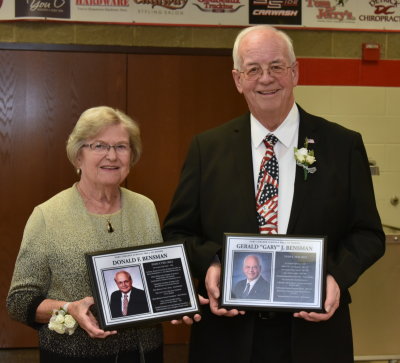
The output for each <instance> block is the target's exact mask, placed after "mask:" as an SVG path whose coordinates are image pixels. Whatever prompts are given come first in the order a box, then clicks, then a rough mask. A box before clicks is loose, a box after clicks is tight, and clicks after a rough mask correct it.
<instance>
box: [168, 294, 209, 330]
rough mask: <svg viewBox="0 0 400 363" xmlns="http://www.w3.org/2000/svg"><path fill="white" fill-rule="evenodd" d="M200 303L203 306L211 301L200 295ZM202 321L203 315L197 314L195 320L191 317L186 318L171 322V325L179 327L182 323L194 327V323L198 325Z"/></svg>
mask: <svg viewBox="0 0 400 363" xmlns="http://www.w3.org/2000/svg"><path fill="white" fill-rule="evenodd" d="M199 301H200V304H201V305H206V304H208V303H209V302H210V300H208V299H206V298H204V297H203V296H201V295H199ZM200 320H201V315H200V314H195V315H194V316H193V318H191V317H189V316H184V317H183V318H182V319H179V320H171V324H173V325H179V324H182V323H185V324H186V325H192V324H193V323H197V322H199V321H200Z"/></svg>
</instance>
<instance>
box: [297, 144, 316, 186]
mask: <svg viewBox="0 0 400 363" xmlns="http://www.w3.org/2000/svg"><path fill="white" fill-rule="evenodd" d="M313 143H314V140H313V139H308V138H306V140H305V141H304V147H302V148H301V149H298V148H297V147H295V148H294V158H295V160H296V164H297V165H298V166H300V167H302V168H303V169H304V180H307V176H308V173H311V174H313V173H315V172H316V171H317V168H316V167H315V166H314V167H311V168H310V165H312V164H314V163H315V162H316V159H315V156H314V150H308V144H313Z"/></svg>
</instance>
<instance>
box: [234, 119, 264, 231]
mask: <svg viewBox="0 0 400 363" xmlns="http://www.w3.org/2000/svg"><path fill="white" fill-rule="evenodd" d="M231 142H232V145H231V148H232V150H233V154H234V158H235V160H236V161H237V162H236V163H235V165H236V171H235V172H236V175H237V179H236V180H234V181H233V182H234V183H236V184H237V186H238V188H239V190H241V195H242V198H241V200H240V201H238V208H240V209H242V210H243V211H254V213H245V212H243V215H242V218H243V219H246V223H245V225H246V226H248V227H249V231H248V233H258V224H257V219H256V201H255V191H254V177H253V158H252V151H251V132H250V114H246V115H244V116H242V117H240V118H239V119H238V120H237V122H236V123H235V124H234V126H233V128H232V133H231ZM246 232H247V231H246Z"/></svg>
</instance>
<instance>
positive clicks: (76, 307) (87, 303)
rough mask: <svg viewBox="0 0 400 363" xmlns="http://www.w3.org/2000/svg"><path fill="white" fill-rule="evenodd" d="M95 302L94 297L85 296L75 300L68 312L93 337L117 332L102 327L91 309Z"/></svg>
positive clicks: (70, 304) (100, 337)
mask: <svg viewBox="0 0 400 363" xmlns="http://www.w3.org/2000/svg"><path fill="white" fill-rule="evenodd" d="M93 304H94V300H93V297H89V296H88V297H85V298H84V299H82V300H78V301H74V302H71V303H69V305H68V314H71V315H72V317H73V318H74V319H75V320H76V321H77V322H78V324H79V326H80V327H81V328H82V329H83V330H85V331H86V332H87V333H88V335H89V336H90V337H91V338H99V339H104V338H107V337H108V336H110V335H114V334H117V331H116V330H112V331H105V330H102V329H100V327H99V323H98V322H97V320H96V318H95V317H94V315H93V314H92V312H91V311H90V307H91V306H92V305H93Z"/></svg>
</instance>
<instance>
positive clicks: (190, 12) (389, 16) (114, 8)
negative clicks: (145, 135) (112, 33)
mask: <svg viewBox="0 0 400 363" xmlns="http://www.w3.org/2000/svg"><path fill="white" fill-rule="evenodd" d="M13 20H51V21H69V22H92V23H115V24H148V25H151V24H157V25H193V26H196V25H207V26H248V25H253V24H271V25H276V26H284V27H304V28H323V29H350V30H351V29H354V30H372V31H374V30H377V31H385V30H389V31H400V0H302V1H301V0H15V1H12V0H0V21H13Z"/></svg>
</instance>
